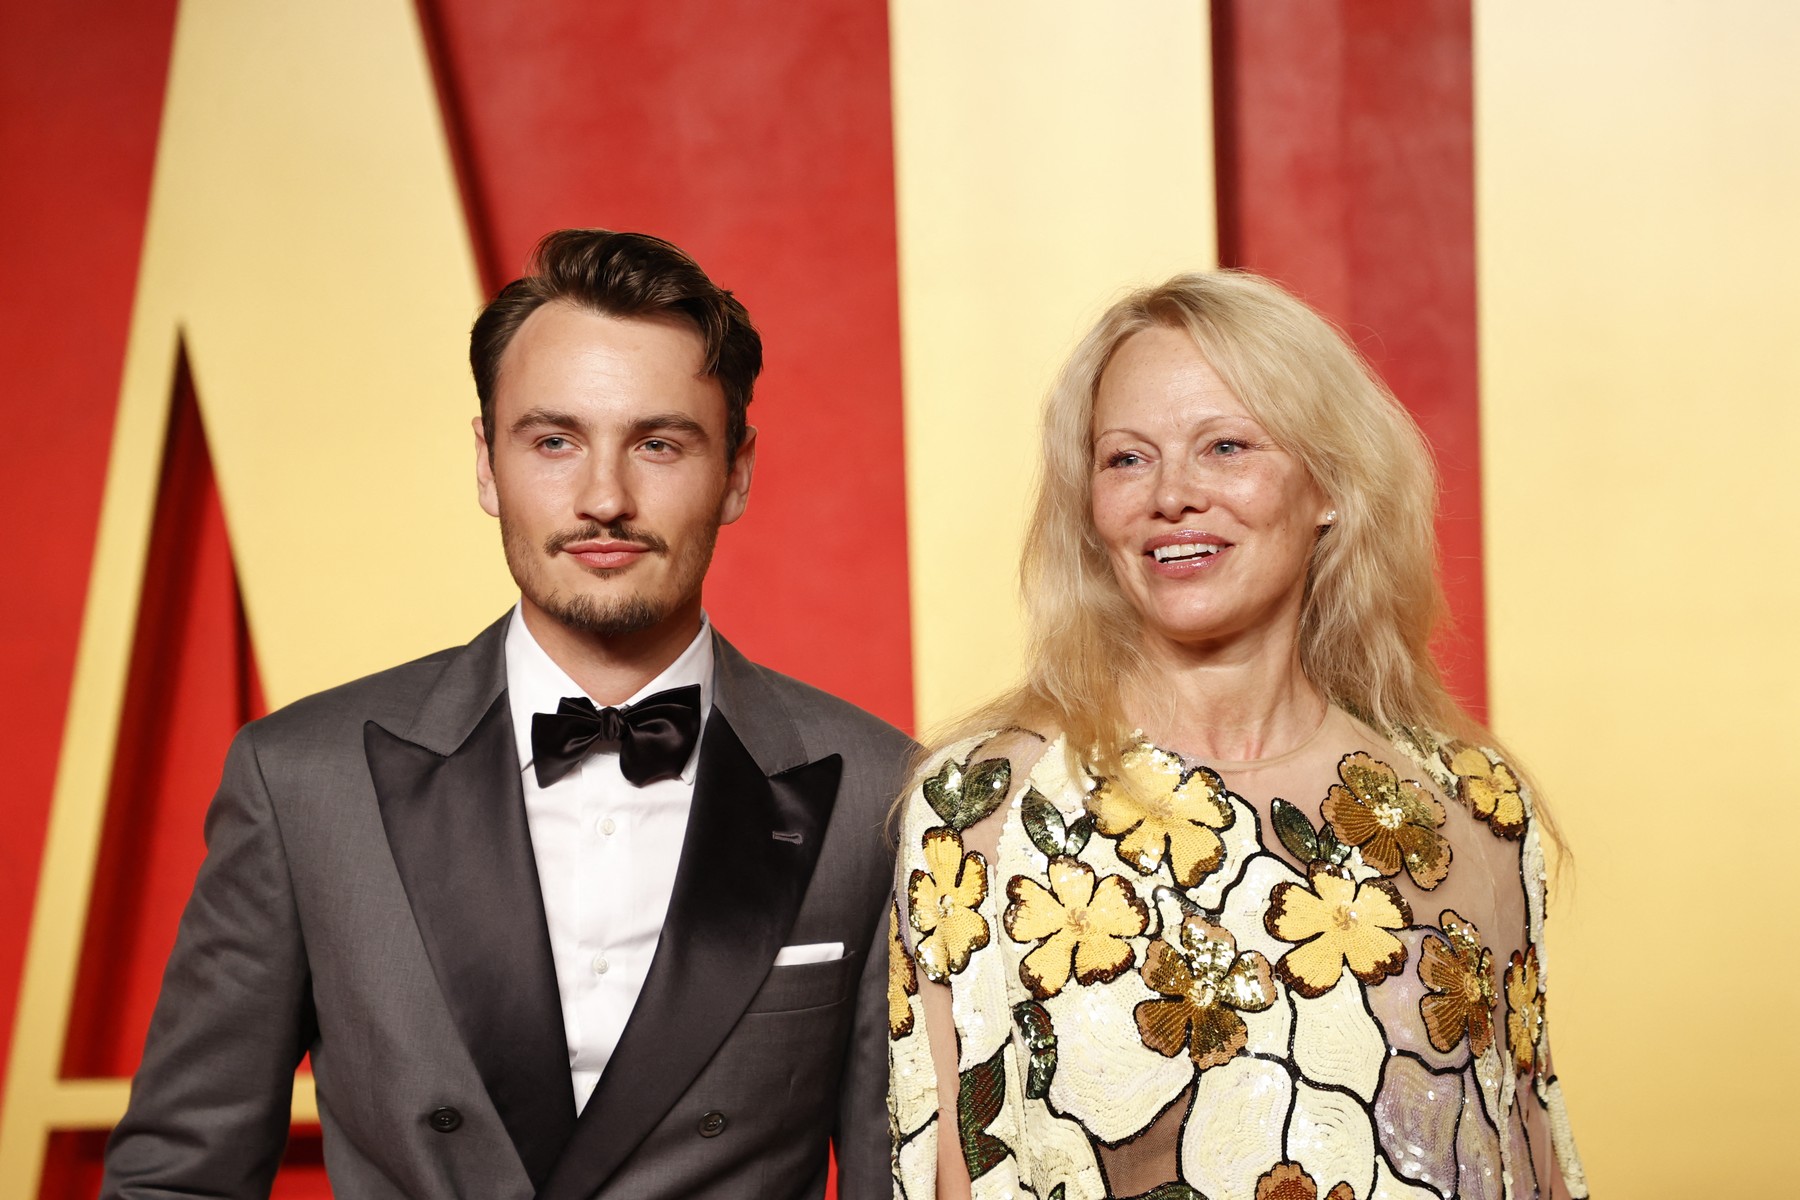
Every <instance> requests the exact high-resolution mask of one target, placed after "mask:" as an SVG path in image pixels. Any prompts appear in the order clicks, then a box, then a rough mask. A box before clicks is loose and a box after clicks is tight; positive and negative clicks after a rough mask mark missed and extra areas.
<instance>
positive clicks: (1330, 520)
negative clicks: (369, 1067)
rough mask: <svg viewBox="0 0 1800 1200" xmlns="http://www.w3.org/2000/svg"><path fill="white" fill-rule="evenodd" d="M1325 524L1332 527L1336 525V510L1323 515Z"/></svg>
mask: <svg viewBox="0 0 1800 1200" xmlns="http://www.w3.org/2000/svg"><path fill="white" fill-rule="evenodd" d="M1325 523H1326V524H1327V525H1333V524H1336V523H1337V509H1335V508H1334V509H1332V510H1331V511H1330V512H1328V513H1326V514H1325Z"/></svg>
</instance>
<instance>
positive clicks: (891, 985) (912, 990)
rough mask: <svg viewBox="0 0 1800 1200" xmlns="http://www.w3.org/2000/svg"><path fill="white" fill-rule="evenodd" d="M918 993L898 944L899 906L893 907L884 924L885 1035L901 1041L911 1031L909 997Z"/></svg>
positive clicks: (903, 949)
mask: <svg viewBox="0 0 1800 1200" xmlns="http://www.w3.org/2000/svg"><path fill="white" fill-rule="evenodd" d="M918 994H919V972H918V970H917V969H916V968H914V966H913V960H912V956H911V955H910V954H908V953H907V952H906V946H905V944H904V943H902V942H901V941H900V906H899V905H898V904H896V905H894V913H893V919H892V920H891V921H889V922H888V997H887V999H888V1036H889V1037H890V1038H896V1039H897V1038H903V1037H905V1036H906V1035H907V1034H909V1033H911V1032H912V1031H913V1011H912V1004H911V1002H910V998H911V997H913V996H916V995H918Z"/></svg>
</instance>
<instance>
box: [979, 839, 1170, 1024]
mask: <svg viewBox="0 0 1800 1200" xmlns="http://www.w3.org/2000/svg"><path fill="white" fill-rule="evenodd" d="M1048 874H1049V877H1050V886H1049V887H1048V888H1046V887H1045V886H1044V885H1043V884H1041V883H1039V882H1038V881H1037V880H1035V879H1029V878H1027V877H1025V876H1024V875H1015V876H1013V878H1012V882H1010V883H1008V884H1007V885H1006V896H1007V899H1009V900H1011V901H1012V903H1011V904H1009V905H1007V908H1006V918H1005V919H1006V932H1007V933H1008V934H1010V935H1011V936H1012V939H1013V941H1015V942H1038V943H1040V944H1039V945H1038V947H1037V949H1035V950H1033V951H1032V952H1031V953H1029V954H1027V955H1026V956H1025V957H1024V959H1023V960H1021V961H1020V963H1019V980H1020V982H1022V983H1024V985H1025V986H1026V987H1028V988H1030V989H1031V994H1032V995H1033V996H1036V997H1037V998H1038V999H1039V1000H1048V999H1049V998H1050V997H1051V996H1054V995H1056V993H1058V992H1060V991H1062V989H1063V985H1064V984H1066V983H1068V982H1069V975H1070V973H1071V971H1072V972H1073V974H1074V976H1075V980H1076V982H1077V983H1081V984H1093V983H1105V982H1106V981H1107V980H1109V979H1117V978H1118V977H1119V976H1121V975H1123V974H1124V973H1125V972H1126V971H1128V970H1129V969H1130V968H1131V960H1132V957H1133V955H1132V949H1131V943H1129V942H1127V941H1126V940H1125V939H1126V938H1130V937H1136V936H1137V935H1138V934H1140V933H1142V932H1144V930H1145V929H1147V928H1148V927H1149V925H1150V910H1149V909H1148V908H1146V907H1144V902H1143V901H1142V900H1139V899H1138V898H1137V896H1136V895H1134V894H1133V893H1132V890H1131V888H1130V887H1129V886H1128V885H1127V884H1126V882H1125V877H1124V876H1123V875H1108V876H1107V877H1106V878H1105V879H1102V880H1099V881H1098V882H1095V879H1094V868H1092V867H1090V866H1088V865H1087V864H1086V863H1084V862H1081V861H1079V860H1077V859H1073V858H1070V857H1068V856H1067V855H1058V856H1057V857H1055V858H1053V859H1051V860H1050V866H1049V870H1048Z"/></svg>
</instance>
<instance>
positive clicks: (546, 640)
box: [519, 599, 701, 706]
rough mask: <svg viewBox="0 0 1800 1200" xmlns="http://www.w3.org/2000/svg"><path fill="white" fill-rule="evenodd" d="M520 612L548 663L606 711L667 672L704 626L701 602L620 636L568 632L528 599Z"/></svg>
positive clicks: (579, 630) (561, 624) (575, 630)
mask: <svg viewBox="0 0 1800 1200" xmlns="http://www.w3.org/2000/svg"><path fill="white" fill-rule="evenodd" d="M519 611H520V613H521V615H522V616H523V617H524V618H525V628H526V629H527V630H529V631H530V633H531V636H532V638H533V639H534V640H535V641H536V642H537V644H538V645H539V646H540V647H542V648H543V651H544V653H545V654H547V655H549V656H550V661H551V662H554V663H555V664H556V665H557V666H558V667H561V668H562V670H563V672H564V673H565V674H567V675H568V677H569V678H570V679H572V680H574V681H575V683H576V685H577V686H579V687H580V688H581V690H582V691H583V692H586V693H587V695H588V697H589V698H590V699H592V700H593V701H594V703H596V704H599V705H602V706H608V705H614V706H616V705H620V704H623V703H625V702H626V701H627V700H629V699H631V697H632V696H634V695H636V694H637V692H638V691H640V690H641V689H642V688H643V686H644V685H645V684H647V683H649V682H650V681H651V680H652V679H655V678H656V677H657V676H658V675H661V674H662V673H663V672H664V671H666V670H668V669H669V664H671V663H673V662H674V661H675V660H676V659H678V658H680V657H681V654H682V651H684V650H686V649H687V648H688V647H689V646H691V645H692V644H693V642H694V635H695V634H697V633H699V632H700V621H701V616H700V602H699V600H698V599H696V600H695V601H694V602H693V603H692V604H691V605H684V606H683V607H682V608H680V609H679V610H677V611H676V612H674V613H671V614H670V615H669V616H667V617H665V618H664V619H663V620H661V621H658V622H657V623H656V624H655V625H653V626H651V627H650V628H648V629H643V630H639V631H638V632H636V633H628V634H621V635H618V636H607V635H603V634H597V633H590V632H588V631H586V630H582V629H573V628H570V627H569V626H568V625H565V624H563V623H562V622H561V621H559V620H557V619H556V618H555V617H553V616H551V615H550V614H549V613H547V612H545V611H544V610H543V609H541V608H539V607H537V606H536V605H535V604H533V603H532V602H531V601H530V600H529V599H525V600H523V601H522V602H521V603H520V605H519Z"/></svg>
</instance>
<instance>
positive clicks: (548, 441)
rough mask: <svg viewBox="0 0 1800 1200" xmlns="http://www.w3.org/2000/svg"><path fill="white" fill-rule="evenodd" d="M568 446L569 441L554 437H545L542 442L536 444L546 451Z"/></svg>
mask: <svg viewBox="0 0 1800 1200" xmlns="http://www.w3.org/2000/svg"><path fill="white" fill-rule="evenodd" d="M568 444H569V439H567V438H564V437H556V436H551V437H547V438H545V439H544V440H543V441H541V442H539V443H538V445H540V446H542V447H543V448H544V449H546V450H561V449H562V448H563V447H564V446H567V445H568Z"/></svg>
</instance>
